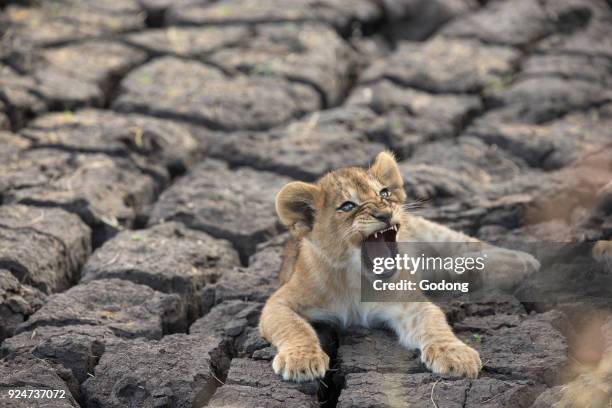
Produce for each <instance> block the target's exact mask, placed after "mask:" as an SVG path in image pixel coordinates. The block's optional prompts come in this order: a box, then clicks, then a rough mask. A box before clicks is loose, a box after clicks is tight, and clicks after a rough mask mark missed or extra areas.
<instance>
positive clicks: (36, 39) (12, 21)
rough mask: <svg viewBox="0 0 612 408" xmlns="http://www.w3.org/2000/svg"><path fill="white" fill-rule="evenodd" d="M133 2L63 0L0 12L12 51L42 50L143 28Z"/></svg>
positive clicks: (131, 0) (11, 8)
mask: <svg viewBox="0 0 612 408" xmlns="http://www.w3.org/2000/svg"><path fill="white" fill-rule="evenodd" d="M143 17H144V16H143V14H142V13H141V10H140V7H139V6H138V2H137V1H136V0H129V1H125V2H121V3H117V2H115V1H104V2H99V1H95V0H87V1H79V0H67V1H62V2H42V3H39V4H37V7H22V6H17V5H14V6H13V5H11V6H9V7H7V8H6V9H5V10H3V20H4V22H5V24H6V25H7V26H8V28H9V30H10V33H11V37H10V38H12V37H14V42H15V44H14V47H15V48H18V47H23V46H24V45H26V46H35V47H39V46H46V45H52V44H59V43H64V42H66V41H71V40H79V39H85V38H90V37H102V36H105V35H106V36H108V35H111V34H115V33H120V32H123V31H128V30H134V29H138V28H142V27H144V18H143Z"/></svg>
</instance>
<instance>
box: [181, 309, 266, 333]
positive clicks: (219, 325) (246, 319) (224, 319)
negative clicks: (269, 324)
mask: <svg viewBox="0 0 612 408" xmlns="http://www.w3.org/2000/svg"><path fill="white" fill-rule="evenodd" d="M262 307H263V304H261V303H257V302H248V301H243V300H228V301H225V302H223V303H220V304H218V305H216V306H215V307H213V308H212V309H211V310H210V312H208V313H207V314H206V315H204V316H203V317H201V318H199V319H198V320H196V321H195V322H194V323H193V324H192V325H191V327H190V328H189V333H191V334H202V335H213V334H215V335H218V336H226V337H234V336H236V335H238V334H240V333H242V332H243V331H244V330H245V329H246V328H247V327H248V326H250V327H254V326H256V325H257V323H258V322H259V314H260V312H261V308H262Z"/></svg>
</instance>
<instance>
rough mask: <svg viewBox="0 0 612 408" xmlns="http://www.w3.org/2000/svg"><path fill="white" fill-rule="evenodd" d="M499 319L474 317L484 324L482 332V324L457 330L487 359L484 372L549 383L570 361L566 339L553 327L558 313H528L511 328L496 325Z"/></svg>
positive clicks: (503, 376)
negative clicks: (482, 332) (468, 329)
mask: <svg viewBox="0 0 612 408" xmlns="http://www.w3.org/2000/svg"><path fill="white" fill-rule="evenodd" d="M498 319H499V318H498V317H486V318H481V319H477V320H478V321H479V323H478V324H479V325H483V324H484V325H485V326H487V327H486V331H485V334H480V333H478V332H479V331H480V330H481V327H478V328H472V329H471V331H465V332H461V333H458V335H459V337H460V338H461V339H463V340H464V341H466V342H468V343H469V344H470V345H471V346H472V347H474V348H475V349H476V350H478V351H479V353H480V358H481V360H482V361H483V362H486V363H484V367H483V373H487V374H489V375H491V376H494V377H496V378H503V379H529V380H533V381H536V382H538V383H545V384H549V385H550V384H554V383H555V382H556V381H558V380H559V374H560V373H562V371H563V369H564V368H565V367H566V366H567V365H568V363H569V355H568V347H567V344H566V341H565V339H564V337H563V335H562V334H561V333H560V332H559V331H558V330H557V329H556V328H555V327H554V321H555V320H557V319H560V316H559V314H558V313H555V312H548V313H545V314H540V315H533V316H529V317H527V318H526V319H524V320H522V321H521V322H520V323H519V324H518V325H517V326H514V327H509V326H510V325H508V324H502V325H501V327H499V326H500V325H499V320H498ZM505 319H506V320H507V318H505ZM468 322H469V320H468ZM506 323H507V322H506ZM514 323H516V322H512V324H514ZM467 325H468V326H469V325H470V323H468V324H467ZM472 325H474V322H473V323H472ZM496 327H499V328H496ZM474 334H478V335H477V336H474Z"/></svg>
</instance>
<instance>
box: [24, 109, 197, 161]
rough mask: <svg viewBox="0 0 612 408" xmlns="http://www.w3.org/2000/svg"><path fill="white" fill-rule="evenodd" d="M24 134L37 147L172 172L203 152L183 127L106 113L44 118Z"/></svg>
mask: <svg viewBox="0 0 612 408" xmlns="http://www.w3.org/2000/svg"><path fill="white" fill-rule="evenodd" d="M21 134H23V135H24V136H26V137H27V138H29V139H31V140H32V142H33V144H34V146H37V147H38V146H40V147H54V148H59V149H65V150H69V151H75V152H84V153H105V154H108V155H120V156H129V155H130V154H136V155H138V156H143V157H146V158H149V159H150V160H151V161H153V162H156V163H158V164H161V165H164V166H165V167H167V168H168V169H169V170H170V171H171V172H172V171H182V170H184V169H185V168H187V167H188V166H190V165H191V164H193V163H194V162H195V159H196V155H197V153H198V152H199V150H200V149H201V147H200V146H198V143H197V141H196V140H195V139H194V137H193V136H192V135H191V134H190V133H189V131H188V130H187V129H186V128H184V127H183V126H181V125H179V124H176V123H172V122H169V121H162V120H159V119H155V118H151V117H145V116H140V115H122V114H117V113H112V112H108V111H102V110H83V111H79V112H76V113H57V114H51V115H47V116H43V117H40V118H38V119H36V120H34V121H32V122H31V123H30V124H29V125H28V127H27V128H25V129H23V130H22V131H21Z"/></svg>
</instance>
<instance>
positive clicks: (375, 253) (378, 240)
mask: <svg viewBox="0 0 612 408" xmlns="http://www.w3.org/2000/svg"><path fill="white" fill-rule="evenodd" d="M396 253H397V251H396V244H395V242H385V235H384V234H378V236H377V237H374V234H372V235H370V236H369V237H368V238H367V239H366V240H365V241H364V242H363V245H362V248H361V262H362V264H363V266H364V267H365V268H367V273H368V275H369V276H370V277H372V276H374V277H377V278H378V277H382V278H385V277H389V276H391V275H392V274H393V273H395V268H393V269H387V268H385V267H384V261H381V260H378V261H377V265H378V267H377V269H378V268H381V267H382V268H383V272H382V273H380V274H374V273H372V271H373V269H374V260H375V259H376V258H382V259H385V258H394V257H395V254H396Z"/></svg>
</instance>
